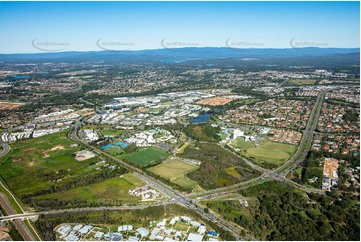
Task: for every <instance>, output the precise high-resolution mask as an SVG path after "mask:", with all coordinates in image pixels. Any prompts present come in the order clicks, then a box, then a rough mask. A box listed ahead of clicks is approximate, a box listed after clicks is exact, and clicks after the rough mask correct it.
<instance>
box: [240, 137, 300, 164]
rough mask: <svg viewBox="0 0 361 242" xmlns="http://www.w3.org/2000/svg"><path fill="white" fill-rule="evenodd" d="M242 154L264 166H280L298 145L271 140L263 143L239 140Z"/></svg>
mask: <svg viewBox="0 0 361 242" xmlns="http://www.w3.org/2000/svg"><path fill="white" fill-rule="evenodd" d="M238 147H240V148H241V149H242V148H243V149H242V151H241V154H242V155H243V156H245V157H246V158H249V159H250V160H252V161H254V162H256V163H258V164H259V165H261V166H264V167H268V168H269V167H270V166H272V167H278V166H280V165H282V164H283V163H284V162H286V161H287V160H288V159H290V158H291V157H292V156H293V154H294V153H295V152H296V150H297V146H296V145H290V144H283V143H278V142H274V141H271V140H265V141H263V142H261V143H258V146H256V143H254V142H238Z"/></svg>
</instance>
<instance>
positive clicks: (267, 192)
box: [204, 181, 360, 241]
mask: <svg viewBox="0 0 361 242" xmlns="http://www.w3.org/2000/svg"><path fill="white" fill-rule="evenodd" d="M241 194H242V195H243V196H246V197H251V198H253V199H252V200H249V201H248V203H249V207H244V206H242V205H240V203H239V201H208V202H204V205H206V206H207V207H208V208H209V209H211V210H213V211H215V212H216V213H218V214H220V215H222V216H223V217H224V218H225V219H226V220H228V221H230V222H234V223H236V224H238V225H240V226H242V227H244V228H245V229H246V230H248V231H249V232H250V233H253V235H254V236H255V238H256V239H260V240H278V241H287V240H289V241H294V240H303V241H304V240H306V241H307V240H320V241H327V240H339V241H342V240H359V238H360V223H359V213H360V207H359V205H358V204H357V201H358V199H359V198H358V197H357V196H352V195H348V194H340V193H329V194H328V195H318V194H306V193H304V192H301V191H299V190H297V189H295V188H293V187H291V186H289V185H287V184H285V183H281V182H276V181H272V182H267V183H264V184H260V185H257V186H254V187H252V188H249V189H246V190H244V191H242V192H241Z"/></svg>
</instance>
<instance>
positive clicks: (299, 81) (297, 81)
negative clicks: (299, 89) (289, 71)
mask: <svg viewBox="0 0 361 242" xmlns="http://www.w3.org/2000/svg"><path fill="white" fill-rule="evenodd" d="M288 83H291V84H296V85H314V84H315V83H316V81H315V80H302V79H301V80H298V79H295V80H289V81H288Z"/></svg>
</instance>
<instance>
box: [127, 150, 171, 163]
mask: <svg viewBox="0 0 361 242" xmlns="http://www.w3.org/2000/svg"><path fill="white" fill-rule="evenodd" d="M167 155H168V154H167V152H166V151H164V150H161V149H158V148H155V147H147V148H145V149H141V150H139V151H136V152H134V153H132V154H128V155H124V156H122V158H124V159H125V160H127V161H129V162H131V163H134V164H136V165H138V166H147V165H149V164H151V163H152V162H154V161H157V160H159V159H161V158H163V157H166V156H167Z"/></svg>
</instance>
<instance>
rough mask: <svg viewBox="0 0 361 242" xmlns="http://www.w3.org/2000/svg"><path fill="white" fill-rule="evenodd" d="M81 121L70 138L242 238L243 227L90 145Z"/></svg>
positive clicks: (70, 134)
mask: <svg viewBox="0 0 361 242" xmlns="http://www.w3.org/2000/svg"><path fill="white" fill-rule="evenodd" d="M80 126H81V123H80V122H78V123H77V124H75V126H74V128H73V129H72V130H71V131H70V132H69V133H68V138H69V139H71V140H73V141H74V142H76V143H79V144H82V145H84V146H86V147H88V148H89V149H91V150H93V151H94V152H95V153H97V154H98V155H101V156H103V157H107V158H109V159H112V160H114V161H116V162H118V163H120V164H122V165H123V166H124V167H126V168H128V169H129V170H130V171H133V172H134V174H135V175H137V176H138V177H139V178H141V179H142V180H144V181H146V182H147V183H148V184H150V185H152V186H153V187H154V188H155V189H157V190H158V191H160V192H161V193H163V194H165V195H167V196H168V197H169V198H170V199H171V201H173V202H174V203H177V204H179V205H181V206H185V207H187V208H188V209H190V210H193V211H194V212H196V213H198V214H199V215H200V216H201V217H202V218H204V219H205V220H208V221H211V222H217V225H218V226H219V227H221V228H223V229H224V230H226V231H228V232H230V233H231V234H232V235H233V236H234V237H235V238H236V239H237V240H241V237H240V233H241V229H240V228H238V227H236V226H234V225H232V224H230V223H229V222H228V221H226V220H224V219H223V218H220V217H216V216H215V215H214V214H212V213H204V211H203V209H202V208H200V207H199V206H198V205H196V204H194V203H192V201H191V199H190V198H188V197H186V196H184V195H183V194H181V193H180V192H178V191H176V190H174V189H173V188H171V187H169V186H168V185H166V184H164V183H162V182H160V181H158V180H157V179H155V178H153V177H152V176H149V175H147V174H146V173H145V172H144V171H142V170H140V169H139V168H137V167H134V166H132V165H130V164H128V163H126V162H124V161H122V160H120V159H118V158H116V157H113V156H111V155H109V154H108V153H106V152H103V151H102V150H100V149H98V148H97V147H95V146H92V145H89V144H88V143H86V142H84V141H83V140H81V139H80V138H79V137H78V136H77V129H78V128H80ZM247 237H248V239H250V240H253V238H252V237H251V236H247Z"/></svg>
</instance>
